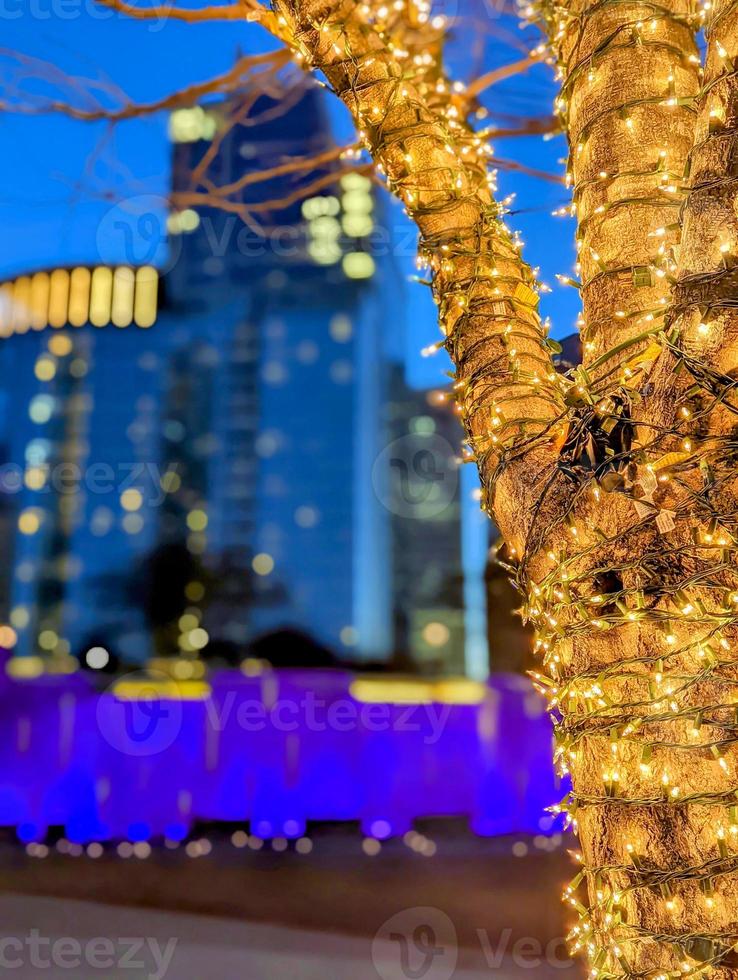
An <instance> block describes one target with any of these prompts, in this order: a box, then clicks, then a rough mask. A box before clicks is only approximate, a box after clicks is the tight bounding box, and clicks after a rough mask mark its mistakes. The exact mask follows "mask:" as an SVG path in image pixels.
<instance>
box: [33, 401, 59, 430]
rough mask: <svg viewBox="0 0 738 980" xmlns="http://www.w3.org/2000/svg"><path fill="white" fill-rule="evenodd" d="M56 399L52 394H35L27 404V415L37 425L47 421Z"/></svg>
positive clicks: (51, 413)
mask: <svg viewBox="0 0 738 980" xmlns="http://www.w3.org/2000/svg"><path fill="white" fill-rule="evenodd" d="M55 405H56V400H55V399H54V397H53V396H52V395H36V396H35V397H34V398H32V399H31V401H30V404H29V406H28V416H29V418H30V419H31V421H32V422H35V423H36V424H37V425H43V424H44V423H45V422H48V421H49V419H50V418H51V416H52V415H53V414H54V406H55Z"/></svg>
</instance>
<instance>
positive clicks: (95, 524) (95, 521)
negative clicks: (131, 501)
mask: <svg viewBox="0 0 738 980" xmlns="http://www.w3.org/2000/svg"><path fill="white" fill-rule="evenodd" d="M114 521H115V515H114V514H113V512H112V510H110V508H109V507H96V508H95V509H94V511H93V512H92V517H91V519H90V530H91V531H92V533H93V534H94V535H96V536H97V537H102V536H103V535H104V534H107V533H108V531H109V530H110V529H111V527H112V526H113V523H114Z"/></svg>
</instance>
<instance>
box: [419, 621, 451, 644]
mask: <svg viewBox="0 0 738 980" xmlns="http://www.w3.org/2000/svg"><path fill="white" fill-rule="evenodd" d="M450 638H451V632H450V630H449V628H448V626H446V625H445V623H428V624H427V625H426V626H424V627H423V639H424V640H425V642H426V643H427V644H428V646H431V647H442V646H445V644H446V643H448V641H449V639H450Z"/></svg>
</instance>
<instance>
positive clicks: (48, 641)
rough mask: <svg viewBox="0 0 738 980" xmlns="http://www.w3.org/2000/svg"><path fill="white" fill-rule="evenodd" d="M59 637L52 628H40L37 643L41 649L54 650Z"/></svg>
mask: <svg viewBox="0 0 738 980" xmlns="http://www.w3.org/2000/svg"><path fill="white" fill-rule="evenodd" d="M58 642H59V637H58V635H57V634H56V632H55V631H54V630H41V632H40V633H39V634H38V645H39V646H40V647H41V649H42V650H49V651H51V650H55V649H56V646H57V644H58Z"/></svg>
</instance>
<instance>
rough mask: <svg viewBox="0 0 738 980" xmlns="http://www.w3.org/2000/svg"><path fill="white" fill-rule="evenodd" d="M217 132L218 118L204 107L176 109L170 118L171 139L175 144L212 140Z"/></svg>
mask: <svg viewBox="0 0 738 980" xmlns="http://www.w3.org/2000/svg"><path fill="white" fill-rule="evenodd" d="M217 131H218V120H217V117H216V116H215V115H214V114H213V113H212V112H208V111H207V110H206V109H203V107H202V106H193V107H192V108H190V109H175V111H174V112H173V113H172V114H171V116H170V117H169V139H170V140H171V141H172V142H173V143H196V142H197V141H198V140H211V139H212V138H213V137H214V136H215V134H216V132H217Z"/></svg>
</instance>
